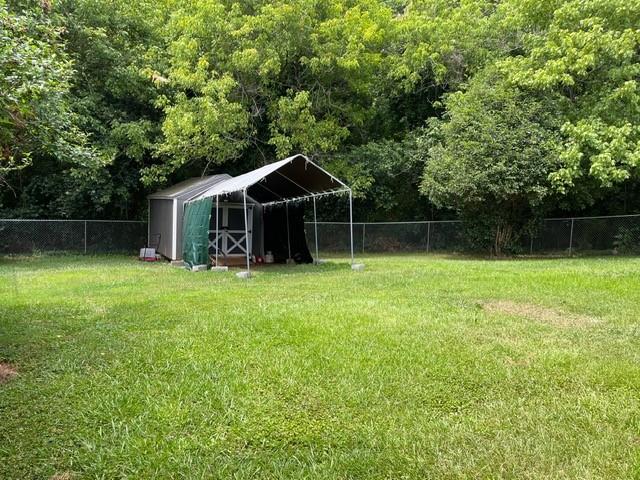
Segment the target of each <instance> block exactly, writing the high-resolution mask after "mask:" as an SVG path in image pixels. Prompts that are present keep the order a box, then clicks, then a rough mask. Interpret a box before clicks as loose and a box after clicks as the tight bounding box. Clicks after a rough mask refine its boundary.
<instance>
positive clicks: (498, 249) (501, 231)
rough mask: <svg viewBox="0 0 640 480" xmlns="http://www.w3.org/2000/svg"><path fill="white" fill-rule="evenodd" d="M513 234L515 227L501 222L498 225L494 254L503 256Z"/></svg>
mask: <svg viewBox="0 0 640 480" xmlns="http://www.w3.org/2000/svg"><path fill="white" fill-rule="evenodd" d="M512 236H513V227H512V226H511V225H509V224H499V225H498V226H497V227H496V235H495V240H494V243H493V254H494V255H495V256H496V257H502V256H503V254H504V247H506V246H507V245H509V242H510V241H511V237H512Z"/></svg>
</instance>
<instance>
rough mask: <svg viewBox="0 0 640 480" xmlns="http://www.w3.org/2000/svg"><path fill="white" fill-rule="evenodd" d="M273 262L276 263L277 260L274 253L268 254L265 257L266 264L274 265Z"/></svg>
mask: <svg viewBox="0 0 640 480" xmlns="http://www.w3.org/2000/svg"><path fill="white" fill-rule="evenodd" d="M273 262H275V259H274V258H273V253H271V252H267V254H266V255H265V256H264V263H273Z"/></svg>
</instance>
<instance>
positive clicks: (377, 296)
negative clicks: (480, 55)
mask: <svg viewBox="0 0 640 480" xmlns="http://www.w3.org/2000/svg"><path fill="white" fill-rule="evenodd" d="M364 261H365V262H366V264H367V268H366V271H364V272H360V273H356V272H351V271H350V270H349V269H348V266H347V265H346V264H344V263H331V264H326V265H323V266H320V267H313V266H295V267H274V268H272V269H269V270H262V271H260V272H259V273H258V274H257V276H256V277H255V278H253V279H252V280H250V281H248V282H247V281H242V280H239V279H237V278H235V276H234V275H233V273H231V272H229V273H213V272H201V273H189V272H187V271H184V270H180V269H176V268H173V267H170V266H168V265H165V264H144V263H139V262H137V261H135V260H134V259H130V258H124V257H84V258H83V257H42V258H4V259H0V360H4V361H7V362H10V363H11V364H12V365H13V366H15V367H16V369H17V370H18V372H19V375H18V376H17V377H16V378H15V379H13V380H11V381H9V382H7V383H5V384H2V385H0V478H2V479H13V478H43V479H46V478H49V477H50V476H51V475H53V474H55V473H59V474H60V473H64V472H73V477H74V478H105V479H113V478H136V479H141V478H318V479H326V478H362V479H365V478H366V479H368V478H389V479H399V478H416V479H423V478H470V477H473V478H498V477H501V478H630V477H631V478H632V477H640V453H639V452H640V259H634V258H606V259H605V258H602V259H598V258H589V259H563V260H518V261H485V260H473V259H455V258H444V257H441V258H438V257H421V256H396V257H372V258H366V259H364ZM491 300H509V301H510V302H512V303H513V304H514V305H516V304H526V305H529V308H530V309H531V308H539V309H540V311H541V312H547V313H548V312H550V311H552V312H555V313H554V315H555V317H557V319H559V320H562V319H563V318H565V317H566V318H577V319H578V320H577V321H572V322H567V323H565V322H562V321H558V322H556V321H549V320H548V318H546V317H545V318H533V317H531V316H529V317H528V316H526V315H517V314H514V313H503V312H500V311H495V310H494V311H492V312H489V311H487V310H486V309H483V307H482V305H483V303H485V302H489V301H491ZM532 306H533V307H532ZM546 309H547V310H546ZM548 309H550V310H548ZM555 317H554V318H555ZM584 319H589V320H593V321H583V320H584Z"/></svg>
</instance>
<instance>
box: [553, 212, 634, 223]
mask: <svg viewBox="0 0 640 480" xmlns="http://www.w3.org/2000/svg"><path fill="white" fill-rule="evenodd" d="M632 217H640V213H632V214H629V215H599V216H595V217H557V218H545V219H544V221H548V220H567V221H568V220H601V219H607V218H632Z"/></svg>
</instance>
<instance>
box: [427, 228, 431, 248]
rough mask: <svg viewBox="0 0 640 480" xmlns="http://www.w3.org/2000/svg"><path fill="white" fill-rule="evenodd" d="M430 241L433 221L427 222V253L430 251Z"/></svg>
mask: <svg viewBox="0 0 640 480" xmlns="http://www.w3.org/2000/svg"><path fill="white" fill-rule="evenodd" d="M430 241H431V222H427V253H429V243H430Z"/></svg>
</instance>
